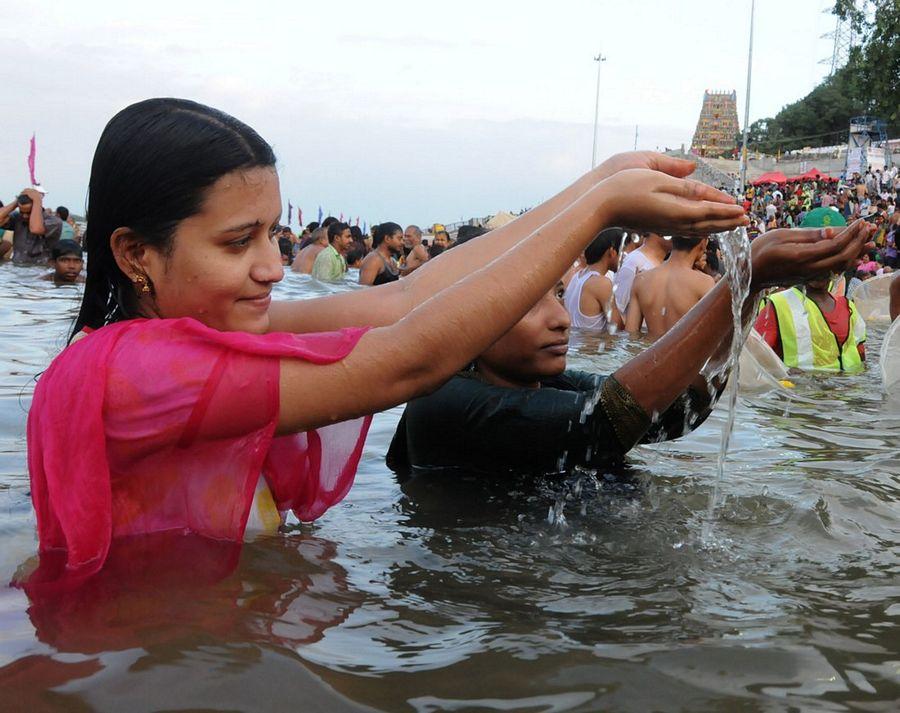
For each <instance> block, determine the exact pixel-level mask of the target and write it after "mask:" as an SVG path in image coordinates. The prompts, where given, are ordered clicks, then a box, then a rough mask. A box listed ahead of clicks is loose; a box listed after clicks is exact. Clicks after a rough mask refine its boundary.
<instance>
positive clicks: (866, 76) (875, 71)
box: [748, 0, 900, 153]
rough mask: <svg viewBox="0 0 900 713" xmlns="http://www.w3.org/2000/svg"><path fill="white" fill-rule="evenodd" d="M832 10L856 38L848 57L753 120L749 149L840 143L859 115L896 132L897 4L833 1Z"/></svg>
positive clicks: (899, 91) (899, 109)
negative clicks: (781, 105) (798, 94)
mask: <svg viewBox="0 0 900 713" xmlns="http://www.w3.org/2000/svg"><path fill="white" fill-rule="evenodd" d="M833 12H834V14H835V15H837V16H838V17H841V18H843V19H846V20H849V21H850V23H851V24H852V26H853V29H854V31H855V32H856V33H857V36H858V37H859V43H858V45H857V46H856V47H854V48H853V50H852V51H851V53H850V59H849V61H848V62H847V64H846V65H845V66H844V67H841V68H840V69H839V70H838V71H837V72H835V73H834V75H832V76H830V77H827V78H826V79H824V80H823V81H822V82H821V83H820V84H819V85H818V86H817V87H816V88H815V89H813V90H812V91H811V92H810V93H809V94H807V95H806V96H805V97H803V98H802V99H800V100H799V101H796V102H794V103H793V104H789V105H787V106H786V107H784V108H783V109H782V110H781V111H780V112H778V114H776V115H775V116H774V117H768V118H765V119H759V120H757V121H755V122H754V123H753V124H751V125H750V129H749V132H748V133H749V137H748V142H749V144H750V147H751V148H753V149H758V150H761V151H765V152H768V153H774V152H776V151H778V150H781V151H785V150H789V149H795V148H802V147H804V146H825V145H829V144H834V143H840V142H841V141H842V140H843V139H844V138H845V137H846V134H847V130H848V128H849V123H850V118H851V117H853V116H859V115H863V114H865V115H869V116H874V117H877V118H879V119H883V120H885V121H886V122H887V124H888V133H889V134H890V135H891V136H897V135H900V2H898V0H836V2H835V6H834V9H833Z"/></svg>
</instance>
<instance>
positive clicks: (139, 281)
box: [134, 275, 150, 295]
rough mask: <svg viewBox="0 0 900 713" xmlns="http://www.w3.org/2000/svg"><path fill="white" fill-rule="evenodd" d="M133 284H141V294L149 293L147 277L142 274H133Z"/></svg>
mask: <svg viewBox="0 0 900 713" xmlns="http://www.w3.org/2000/svg"><path fill="white" fill-rule="evenodd" d="M134 284H136V285H140V286H141V294H144V295H146V294H149V292H150V285H148V284H147V279H146V278H145V277H144V276H143V275H135V276H134Z"/></svg>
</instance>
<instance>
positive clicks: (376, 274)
mask: <svg viewBox="0 0 900 713" xmlns="http://www.w3.org/2000/svg"><path fill="white" fill-rule="evenodd" d="M372 248H373V250H372V252H370V253H369V254H368V255H366V258H365V259H364V260H363V262H362V265H361V266H360V268H359V284H361V285H384V284H386V283H388V282H394V281H396V280H399V279H400V266H399V265H398V264H397V260H396V256H398V255H401V254H402V252H403V229H402V228H401V227H400V226H399V225H397V224H396V223H382V224H381V225H376V226H375V227H373V228H372Z"/></svg>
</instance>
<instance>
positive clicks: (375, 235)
mask: <svg viewBox="0 0 900 713" xmlns="http://www.w3.org/2000/svg"><path fill="white" fill-rule="evenodd" d="M402 232H403V228H401V227H400V226H399V225H397V223H391V222H390V221H389V222H387V223H381V224H380V225H373V226H372V247H373V248H377V247H378V246H379V245H381V243H383V242H384V239H385V238H388V237H390V236H391V235H393V234H394V233H402Z"/></svg>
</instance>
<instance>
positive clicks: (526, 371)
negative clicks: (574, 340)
mask: <svg viewBox="0 0 900 713" xmlns="http://www.w3.org/2000/svg"><path fill="white" fill-rule="evenodd" d="M564 293H565V289H564V288H563V283H562V282H559V283H557V285H556V287H555V288H553V289H552V290H551V291H550V292H548V293H547V294H546V295H544V296H543V297H542V298H541V300H540V301H539V302H538V303H537V304H536V305H535V306H534V307H532V308H531V309H530V310H529V312H528V313H527V314H526V315H525V316H524V317H522V319H520V320H519V321H518V322H516V324H515V325H514V326H513V327H512V329H510V330H509V331H508V332H507V333H506V334H504V335H503V336H502V337H500V339H498V340H497V341H496V342H494V343H493V344H492V345H491V346H490V347H489V348H488V349H487V350H486V351H484V352H482V354H481V355H480V356H479V357H478V358H477V359H476V360H475V368H476V370H477V371H478V372H480V373H481V374H483V375H484V376H485V377H486V379H487V380H488V381H490V382H491V383H495V384H500V385H503V386H518V387H535V386H537V385H538V384H539V382H540V380H541V379H545V378H547V377H550V376H557V375H558V374H561V373H562V372H563V371H565V368H566V352H567V351H568V349H569V327H570V326H571V324H572V321H571V319H570V318H569V313H568V312H567V311H566V308H565V306H564V305H563V294H564Z"/></svg>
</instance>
